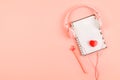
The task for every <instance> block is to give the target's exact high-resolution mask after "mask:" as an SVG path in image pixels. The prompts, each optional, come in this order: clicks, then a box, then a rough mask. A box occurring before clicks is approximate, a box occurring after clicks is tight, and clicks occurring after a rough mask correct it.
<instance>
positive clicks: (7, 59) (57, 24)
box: [0, 0, 120, 80]
mask: <svg viewBox="0 0 120 80" xmlns="http://www.w3.org/2000/svg"><path fill="white" fill-rule="evenodd" d="M80 2H85V3H88V2H89V3H90V4H92V5H93V6H96V7H97V8H98V9H99V10H100V12H101V15H102V20H103V26H102V31H103V34H104V37H105V40H106V43H107V46H108V48H107V49H104V50H102V51H100V52H99V53H102V55H101V56H100V58H99V65H98V68H99V73H100V76H99V80H113V79H114V80H120V54H119V53H120V35H119V34H120V9H119V7H120V4H119V3H120V1H119V0H0V80H90V79H91V80H94V72H93V68H92V67H91V66H90V64H88V63H86V64H85V66H87V68H88V71H89V74H87V75H84V74H83V73H82V71H81V68H80V66H79V64H78V62H77V60H76V58H75V57H74V55H73V53H72V52H71V51H70V50H69V47H70V45H71V44H73V41H72V40H71V39H70V38H68V37H67V36H66V34H65V31H64V30H63V26H62V24H63V18H64V15H65V12H66V10H67V9H69V8H70V7H72V6H74V5H76V4H77V5H79V3H80ZM92 56H94V54H92V55H91V56H90V58H94V57H92ZM84 59H87V58H86V57H85V58H84ZM93 61H94V59H93Z"/></svg>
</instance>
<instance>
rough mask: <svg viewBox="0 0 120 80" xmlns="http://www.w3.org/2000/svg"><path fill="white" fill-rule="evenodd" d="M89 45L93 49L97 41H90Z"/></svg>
mask: <svg viewBox="0 0 120 80" xmlns="http://www.w3.org/2000/svg"><path fill="white" fill-rule="evenodd" d="M89 45H90V46H91V47H95V46H96V45H97V41H96V40H90V41H89Z"/></svg>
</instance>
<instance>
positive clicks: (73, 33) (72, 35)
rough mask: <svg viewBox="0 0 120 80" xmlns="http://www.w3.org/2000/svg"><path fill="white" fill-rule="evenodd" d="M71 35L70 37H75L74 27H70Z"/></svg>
mask: <svg viewBox="0 0 120 80" xmlns="http://www.w3.org/2000/svg"><path fill="white" fill-rule="evenodd" d="M69 36H70V38H72V39H74V38H75V32H74V30H73V29H71V28H69Z"/></svg>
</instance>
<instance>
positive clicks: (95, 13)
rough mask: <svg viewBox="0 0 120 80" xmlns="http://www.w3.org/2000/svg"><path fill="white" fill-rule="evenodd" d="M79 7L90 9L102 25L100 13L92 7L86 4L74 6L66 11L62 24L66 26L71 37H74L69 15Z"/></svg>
mask: <svg viewBox="0 0 120 80" xmlns="http://www.w3.org/2000/svg"><path fill="white" fill-rule="evenodd" d="M79 8H86V9H88V10H90V11H91V12H92V13H93V14H94V15H95V17H96V19H97V20H98V21H99V24H100V26H102V22H101V19H100V15H99V14H98V12H97V10H96V9H94V8H92V7H90V6H87V5H80V6H75V7H73V8H71V9H70V10H69V11H68V13H67V14H66V17H65V19H64V26H65V28H66V31H67V32H69V34H70V35H71V36H73V37H74V33H73V31H72V29H71V23H70V16H71V15H72V12H74V11H75V10H77V9H79ZM73 37H72V38H73Z"/></svg>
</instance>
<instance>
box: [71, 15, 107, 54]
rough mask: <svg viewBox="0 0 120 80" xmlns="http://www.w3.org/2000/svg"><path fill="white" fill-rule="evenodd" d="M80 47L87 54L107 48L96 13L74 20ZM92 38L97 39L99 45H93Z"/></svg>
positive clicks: (74, 29) (73, 23)
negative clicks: (91, 43) (91, 44)
mask: <svg viewBox="0 0 120 80" xmlns="http://www.w3.org/2000/svg"><path fill="white" fill-rule="evenodd" d="M72 29H73V31H74V34H75V39H76V41H77V44H78V47H79V49H80V52H81V54H82V55H87V54H90V53H93V52H96V51H98V50H101V49H104V48H106V47H107V46H106V44H105V41H104V38H103V36H102V32H101V30H100V25H99V23H98V21H97V19H96V18H95V16H94V15H90V16H88V17H85V18H83V19H80V20H77V21H74V22H72ZM90 40H96V41H97V45H96V46H94V47H91V46H90V44H89V41H90Z"/></svg>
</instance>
